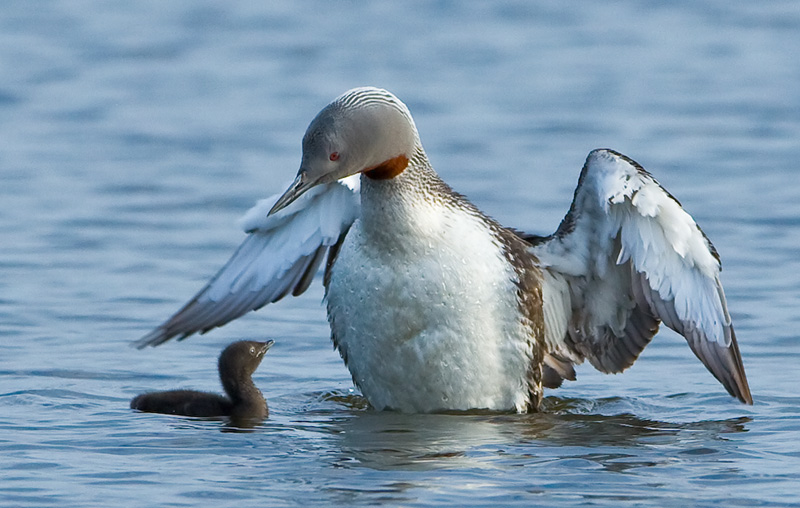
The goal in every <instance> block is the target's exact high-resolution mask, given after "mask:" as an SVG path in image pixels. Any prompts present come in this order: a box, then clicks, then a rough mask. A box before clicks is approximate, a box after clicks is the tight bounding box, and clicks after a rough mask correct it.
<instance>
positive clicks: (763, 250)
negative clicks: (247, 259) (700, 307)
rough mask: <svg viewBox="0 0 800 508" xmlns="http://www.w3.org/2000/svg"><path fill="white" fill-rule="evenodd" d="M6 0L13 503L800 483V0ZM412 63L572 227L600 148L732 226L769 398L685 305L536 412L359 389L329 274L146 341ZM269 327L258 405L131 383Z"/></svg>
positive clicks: (5, 431) (739, 491)
mask: <svg viewBox="0 0 800 508" xmlns="http://www.w3.org/2000/svg"><path fill="white" fill-rule="evenodd" d="M532 4H533V3H531V2H507V3H504V4H503V5H499V4H498V5H494V4H492V5H484V4H483V3H482V2H471V1H460V2H403V3H402V6H401V5H397V6H390V5H388V4H383V3H377V2H375V3H371V4H370V5H368V6H365V5H362V3H360V2H321V1H320V2H292V1H272V2H257V1H250V2H247V1H231V2H224V3H223V2H210V1H170V2H161V1H154V0H153V1H139V2H121V1H118V2H113V1H104V2H103V1H69V2H68V1H50V2H30V1H23V0H19V1H16V0H6V1H4V2H3V3H2V6H0V69H1V71H0V504H3V505H6V506H59V507H69V506H146V505H162V506H197V505H208V504H214V505H218V506H270V505H271V506H285V505H295V506H297V505H302V506H307V505H344V506H358V505H371V504H381V503H385V504H387V505H402V506H419V505H428V504H441V505H445V504H450V505H475V506H481V505H483V506H487V505H492V506H513V505H519V506H530V505H547V506H572V505H600V506H633V505H653V506H685V505H702V506H787V505H796V504H798V503H800V500H798V495H800V494H799V493H800V395H798V393H797V392H798V385H800V346H798V340H797V339H798V332H797V328H798V316H800V312H798V309H797V303H798V301H799V300H798V296H800V289H798V287H800V177H798V175H797V161H798V148H799V147H800V143H799V142H798V140H800V57H798V55H800V6H798V5H797V3H796V2H793V1H783V2H781V1H777V2H744V1H741V2H735V1H734V2H731V1H721V0H720V1H711V2H674V3H668V4H665V5H656V4H655V3H651V2H636V1H629V2H589V1H584V2H570V3H569V5H568V6H565V5H563V2H556V1H553V2H540V3H537V4H536V5H532ZM364 84H374V85H379V86H384V87H387V88H389V89H390V90H392V91H394V92H395V93H396V94H397V95H398V96H400V97H401V98H402V99H403V100H405V101H406V102H407V104H408V105H409V106H410V108H411V110H412V112H413V113H414V115H415V117H416V120H417V123H418V127H419V130H420V132H421V135H422V139H423V142H424V143H425V145H426V148H427V150H428V152H429V155H430V158H431V160H432V162H433V164H434V166H435V167H436V168H437V169H438V171H439V172H440V174H441V175H442V176H443V177H444V178H445V180H447V181H448V182H450V183H451V184H452V185H453V187H455V188H456V189H457V190H459V191H461V192H463V193H465V194H467V195H468V196H470V197H471V198H472V199H473V201H475V202H476V203H477V204H478V205H479V206H480V207H481V208H482V209H484V210H485V211H487V212H488V213H490V214H491V215H493V216H495V217H496V218H498V219H499V220H501V221H502V222H503V223H505V224H508V225H511V226H515V227H518V228H522V229H526V230H529V231H532V232H538V233H546V232H550V231H552V230H553V229H554V228H555V227H556V225H557V224H558V221H559V220H560V218H561V217H562V216H563V214H564V213H565V212H566V210H567V208H568V206H569V202H570V199H571V196H572V191H573V189H574V186H575V183H576V181H577V177H578V173H579V170H580V167H581V164H582V163H583V159H584V158H585V156H586V154H587V153H588V152H589V150H591V149H592V148H596V147H604V146H607V147H611V148H615V149H617V150H619V151H622V152H623V153H626V154H628V155H630V156H631V157H633V158H635V159H637V160H638V161H639V162H641V163H642V164H643V165H644V166H645V167H646V168H648V169H649V170H651V171H652V172H654V173H655V175H656V177H657V178H658V179H659V180H660V181H661V182H662V183H663V184H664V185H665V186H666V187H667V188H668V189H669V190H670V191H671V192H672V193H673V194H675V195H676V196H677V197H678V198H679V199H680V200H681V201H682V202H683V204H684V206H685V207H686V208H687V209H688V210H689V211H690V212H691V213H692V214H693V215H694V216H695V218H696V219H697V220H698V221H699V222H700V224H701V225H702V226H703V228H704V229H705V231H706V232H707V233H708V235H709V236H710V237H711V238H712V240H713V241H714V243H715V244H716V246H717V248H718V249H719V251H720V252H721V254H722V256H723V261H724V267H725V271H724V273H723V282H724V284H725V288H726V290H727V294H728V301H729V305H730V308H731V311H732V313H733V316H734V320H735V323H736V326H737V331H738V336H739V340H740V344H741V349H742V353H743V356H744V361H745V365H746V367H747V372H748V374H749V378H750V383H751V387H752V390H753V395H754V397H755V399H756V404H755V405H754V406H752V407H747V406H743V405H740V404H738V403H737V402H735V401H734V400H733V399H731V398H730V397H728V396H727V394H726V393H725V391H724V390H723V389H722V387H721V386H720V385H719V384H718V383H717V382H716V381H715V380H714V379H713V378H712V377H711V376H710V374H708V373H707V372H706V371H705V369H704V368H703V367H702V365H701V364H700V363H699V361H697V360H696V359H695V358H694V357H693V356H692V354H691V352H690V350H689V348H688V347H687V346H686V345H685V342H684V341H683V340H682V339H681V338H680V337H678V336H676V335H675V334H673V333H671V332H662V333H661V334H660V335H659V336H658V337H657V338H656V340H655V341H654V342H653V344H652V345H651V346H650V347H648V349H647V350H646V351H645V353H644V355H643V356H642V358H641V359H640V360H639V361H638V362H637V363H636V365H635V366H634V367H633V368H631V369H630V370H629V371H628V372H626V373H625V374H623V375H619V376H604V375H601V374H598V373H596V372H595V371H593V370H592V369H591V367H588V366H583V367H582V368H581V369H580V370H579V373H578V375H579V379H578V381H577V382H575V383H569V384H568V385H567V386H566V387H564V388H563V389H561V390H558V391H550V392H548V398H547V400H546V411H545V412H544V413H543V414H536V415H504V414H489V415H418V416H403V415H397V414H392V413H376V412H373V411H370V410H367V409H365V408H364V407H363V405H362V404H360V403H359V398H358V397H357V396H356V395H354V393H355V392H353V390H352V388H351V383H350V380H349V375H348V373H347V371H346V369H345V367H344V366H343V364H342V362H341V360H340V359H339V358H338V355H337V354H336V353H335V352H334V351H332V349H331V347H330V342H329V339H328V329H327V325H326V322H325V314H324V310H323V307H322V305H321V299H322V290H321V288H320V287H319V286H320V285H318V284H317V285H314V286H313V287H312V289H311V290H310V291H309V292H308V293H307V294H305V295H303V296H302V297H300V298H296V299H289V300H286V301H283V302H280V303H279V304H277V305H273V306H270V307H268V308H266V309H262V310H261V311H259V312H258V313H254V314H251V315H248V316H246V317H245V318H243V319H240V320H239V321H237V322H235V323H233V324H230V325H228V326H226V327H225V328H223V329H219V330H215V331H213V332H212V333H209V334H208V335H206V336H203V337H193V338H192V339H190V340H188V341H186V342H182V343H170V344H167V345H165V346H162V347H160V348H157V349H150V350H145V351H137V350H135V349H132V348H130V347H129V344H130V342H131V341H132V340H134V339H136V338H138V337H140V336H141V335H142V334H144V333H145V332H147V331H149V330H150V329H151V328H152V327H154V326H155V325H157V324H158V323H160V322H161V321H162V320H163V319H164V318H166V317H167V316H168V315H169V314H171V313H172V312H173V311H175V310H176V309H177V308H178V306H179V305H180V304H182V303H184V302H185V301H186V300H187V299H188V298H189V297H190V296H191V295H192V294H193V293H194V291H196V290H197V289H198V288H199V287H200V286H201V285H202V284H203V283H204V282H205V281H206V280H207V279H208V277H209V276H210V275H212V274H213V273H214V272H215V271H216V269H217V268H218V267H220V266H221V265H222V263H223V262H224V261H225V260H226V259H227V257H228V256H229V255H230V254H231V253H232V251H233V249H234V248H235V247H236V246H237V245H238V243H239V242H240V241H241V240H242V238H243V234H242V233H241V232H239V231H238V230H237V228H236V227H235V225H234V222H235V220H236V218H238V217H239V216H240V215H241V214H243V213H244V212H245V211H246V210H247V208H248V207H249V206H250V205H252V204H253V203H254V202H255V201H256V200H257V199H259V198H262V197H265V196H267V195H269V194H271V193H274V192H277V191H279V190H282V189H283V187H284V185H285V184H286V183H287V182H288V181H289V180H290V179H291V178H292V177H293V175H294V173H295V171H296V169H297V166H298V162H299V145H300V138H301V136H302V134H303V131H304V130H305V127H306V125H307V124H308V122H309V121H310V120H311V118H312V117H313V116H314V115H315V114H316V113H317V111H318V110H319V109H320V108H321V107H322V106H324V105H325V104H326V103H327V102H328V101H329V100H330V99H332V98H333V97H335V96H336V95H338V94H339V93H341V92H343V91H344V90H346V89H348V88H350V87H353V86H358V85H364ZM251 337H253V338H262V337H272V338H275V339H276V340H277V345H276V346H275V347H274V348H273V349H272V351H271V352H270V353H269V355H268V358H267V360H266V361H265V362H264V365H263V366H262V368H261V369H260V371H259V372H258V373H257V375H256V381H257V383H258V384H259V385H260V386H261V387H263V389H264V390H265V392H266V394H267V396H268V399H269V401H270V405H271V409H272V415H271V418H270V419H269V420H268V421H266V422H265V423H264V424H263V425H262V426H260V427H257V428H255V429H253V430H252V431H251V432H226V431H229V430H231V429H229V428H227V427H226V426H225V423H224V422H221V421H215V420H210V421H209V420H193V419H187V418H179V417H169V416H160V415H144V414H136V413H133V412H132V411H130V410H129V409H128V401H129V399H130V398H131V397H132V396H133V395H135V394H137V393H139V392H142V391H147V390H156V389H164V388H171V387H194V388H199V389H204V390H214V391H215V390H218V389H219V388H218V382H217V380H216V372H215V358H216V356H217V354H218V352H219V350H220V349H221V348H222V347H223V346H224V345H225V344H227V343H228V342H230V341H232V340H235V339H241V338H251Z"/></svg>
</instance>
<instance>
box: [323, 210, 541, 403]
mask: <svg viewBox="0 0 800 508" xmlns="http://www.w3.org/2000/svg"><path fill="white" fill-rule="evenodd" d="M362 200H363V201H364V204H365V210H364V214H365V218H364V219H362V220H358V221H356V223H355V224H354V225H353V227H352V229H351V230H350V232H349V234H348V236H347V238H346V240H345V243H344V245H343V246H342V249H341V251H340V253H339V256H338V258H337V261H336V263H335V265H334V267H333V270H332V272H331V279H330V283H329V286H328V317H329V321H330V324H331V329H332V331H333V336H334V338H335V340H336V341H337V346H338V348H339V350H340V352H341V353H342V356H343V357H344V358H345V360H346V362H347V366H348V368H349V369H350V372H351V374H352V376H353V379H354V381H355V382H356V384H357V385H358V386H359V387H360V388H361V390H362V392H363V394H364V395H365V396H366V397H367V399H369V401H370V403H371V404H372V405H373V406H374V407H376V408H378V409H384V408H392V409H395V410H399V411H405V412H430V411H436V410H442V409H453V410H459V409H470V408H490V409H506V410H507V409H515V410H518V411H523V410H525V409H526V408H527V399H528V388H527V381H526V376H527V373H528V370H529V366H530V361H531V360H530V358H531V346H530V345H529V333H530V331H529V330H528V329H527V328H526V327H525V326H524V325H523V324H522V319H521V317H520V311H519V304H518V302H517V287H516V285H515V284H514V279H515V273H514V270H513V267H512V266H511V265H510V263H509V262H508V261H507V260H506V258H505V257H504V255H503V250H502V248H501V246H500V245H499V243H498V241H497V240H496V239H495V237H494V236H493V235H492V234H491V233H490V231H489V229H488V226H487V225H486V223H485V222H484V221H483V220H482V219H481V218H479V217H476V216H474V215H472V214H470V213H467V212H466V211H465V210H462V209H459V208H458V207H454V206H452V205H447V204H444V203H442V202H439V201H431V200H415V201H412V202H411V203H408V202H406V203H402V204H398V203H391V202H390V203H389V204H387V201H382V202H381V206H380V207H379V208H380V210H379V209H377V208H373V209H369V208H367V207H369V200H368V199H367V200H364V199H363V195H362ZM389 201H391V200H389ZM397 205H399V206H397ZM370 212H372V213H373V214H374V215H381V216H383V217H375V216H369V217H368V216H367V215H366V214H368V213H370ZM389 218H391V220H388V219H389ZM381 219H384V220H381Z"/></svg>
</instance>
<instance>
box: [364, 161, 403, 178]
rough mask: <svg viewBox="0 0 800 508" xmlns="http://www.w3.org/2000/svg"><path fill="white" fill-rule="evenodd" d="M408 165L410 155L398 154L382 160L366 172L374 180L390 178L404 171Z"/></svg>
mask: <svg viewBox="0 0 800 508" xmlns="http://www.w3.org/2000/svg"><path fill="white" fill-rule="evenodd" d="M407 167H408V157H406V156H405V155H398V156H397V157H394V158H392V159H389V160H386V161H383V162H381V163H380V164H378V165H377V166H375V167H374V168H370V169H367V170H366V171H364V174H365V175H367V177H368V178H372V179H373V180H389V179H390V178H394V177H396V176H397V175H399V174H400V173H402V172H403V170H404V169H406V168H407Z"/></svg>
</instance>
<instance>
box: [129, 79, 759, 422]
mask: <svg viewBox="0 0 800 508" xmlns="http://www.w3.org/2000/svg"><path fill="white" fill-rule="evenodd" d="M353 175H360V181H356V180H354V178H356V177H355V176H353ZM244 227H245V230H246V231H248V232H249V233H250V236H249V237H248V239H247V240H246V241H245V242H244V244H242V246H241V247H240V249H239V250H238V251H237V252H236V254H234V256H233V257H232V258H231V260H230V261H229V262H228V264H227V265H226V266H225V267H224V268H223V269H222V270H221V271H220V273H218V274H217V276H216V277H215V278H214V279H213V280H212V281H211V282H210V283H209V284H208V285H207V286H206V287H205V288H204V289H203V290H201V291H200V293H198V295H197V296H195V298H194V299H193V300H192V301H191V302H189V304H187V305H186V306H185V307H184V308H183V309H181V310H180V311H179V312H178V313H177V314H175V315H174V316H173V317H172V318H171V319H170V320H168V321H167V322H166V323H164V324H163V325H161V326H160V327H159V328H157V329H156V330H154V331H153V332H151V333H150V334H148V335H147V336H145V337H144V338H142V339H141V340H140V341H139V345H140V347H143V346H145V345H157V344H160V343H162V342H165V341H166V340H169V339H170V338H171V337H174V336H187V335H190V334H192V333H194V332H196V331H206V330H208V329H210V328H213V327H215V326H221V325H222V324H224V323H225V322H227V321H230V320H231V319H235V318H236V317H238V316H240V315H242V314H244V313H245V312H247V311H249V310H252V309H256V308H259V307H261V306H263V305H265V304H266V303H270V302H274V301H277V300H279V299H281V298H282V297H283V296H285V295H286V294H288V293H292V294H294V295H297V294H300V293H302V292H303V291H305V289H306V288H307V287H308V284H309V283H310V282H311V280H312V278H313V275H314V273H315V271H316V268H317V267H318V266H319V264H320V263H321V262H322V260H323V257H324V254H325V253H326V252H327V253H328V262H327V267H326V273H325V277H324V283H325V287H326V296H327V307H328V320H329V322H330V325H331V333H332V339H333V341H334V344H335V345H336V347H337V348H338V350H339V351H340V353H341V355H342V357H343V359H344V361H345V363H346V365H347V367H348V368H349V369H350V372H351V374H352V376H353V380H354V382H355V383H356V385H357V386H358V387H359V388H360V389H361V390H362V392H363V394H364V395H365V396H366V397H367V399H368V400H369V401H370V403H371V405H372V406H374V407H375V408H378V409H395V410H400V411H405V412H431V411H439V410H466V409H476V408H480V409H492V410H516V411H526V410H535V409H537V408H538V406H539V403H540V401H541V398H542V390H543V387H557V386H558V385H560V384H561V382H562V380H563V379H574V370H573V368H572V365H573V364H574V363H580V362H582V361H583V360H585V359H586V360H589V361H590V362H591V363H592V365H594V366H595V367H596V368H598V369H599V370H601V371H604V372H620V371H622V370H624V369H625V368H627V367H628V366H630V365H631V364H632V363H633V361H634V360H635V359H636V358H637V357H638V355H639V353H640V352H641V350H642V349H643V348H644V347H645V346H646V345H647V344H648V343H649V341H650V340H651V338H652V337H653V335H654V334H655V333H656V331H657V329H658V326H659V323H660V322H662V321H663V322H664V323H665V324H667V326H669V327H670V328H673V329H675V330H676V331H678V332H679V333H681V334H683V335H684V336H685V337H686V339H687V341H688V342H689V345H690V347H691V348H692V350H693V351H694V352H695V354H696V355H697V356H698V357H699V358H700V360H701V361H702V362H703V363H704V364H705V365H706V367H707V368H708V369H709V370H710V371H711V372H712V374H713V375H714V376H715V377H716V378H717V379H718V380H720V382H722V384H723V385H724V386H725V388H726V389H727V390H728V391H729V392H730V393H731V395H733V396H735V397H737V398H739V399H740V400H741V401H742V402H746V403H752V398H751V396H750V392H749V387H748V385H747V380H746V376H745V373H744V367H743V365H742V361H741V356H740V354H739V350H738V346H737V344H736V338H735V335H734V333H733V328H732V325H731V319H730V315H729V313H728V310H727V305H726V302H725V298H724V292H723V291H722V286H721V284H720V282H719V277H718V275H719V270H720V265H719V258H718V255H717V253H716V251H715V250H714V248H713V246H712V245H711V243H710V241H708V239H707V238H706V237H705V235H704V234H703V233H702V231H701V230H700V229H699V227H698V226H697V225H696V224H695V222H694V220H693V219H692V218H691V216H689V214H687V213H686V212H685V211H684V210H683V209H682V208H681V206H680V204H678V202H677V201H676V200H674V199H673V198H672V197H671V196H670V195H669V194H668V193H667V192H666V191H664V189H663V188H661V186H660V185H659V184H658V183H657V182H656V181H655V180H654V179H653V178H652V176H651V175H650V174H649V173H647V172H646V171H645V170H644V169H643V168H642V167H641V166H639V165H638V164H637V163H636V162H634V161H632V160H631V159H628V158H627V157H625V156H623V155H621V154H619V153H617V152H614V151H612V150H595V151H593V152H592V153H590V154H589V157H588V158H587V161H586V165H585V166H584V168H583V171H582V172H581V177H580V180H579V182H578V188H577V190H576V192H575V199H574V200H573V204H572V206H571V207H570V210H569V213H568V214H567V216H566V217H565V219H564V221H563V222H562V224H561V225H560V227H559V229H558V231H556V233H554V234H553V235H551V236H548V237H539V236H534V235H525V234H521V233H518V232H516V231H514V230H511V229H508V228H505V227H503V226H501V225H500V224H498V223H497V222H496V221H494V220H493V219H491V218H489V217H488V216H486V215H484V214H483V213H481V212H480V211H479V210H478V209H477V208H476V207H475V206H474V205H472V204H471V203H470V202H469V201H468V200H467V199H466V198H464V197H463V196H461V195H459V194H457V193H455V192H454V191H453V190H452V189H450V187H449V186H447V185H446V184H445V183H444V182H443V181H442V180H441V179H440V178H439V177H438V175H437V174H436V173H435V171H434V170H433V169H432V167H431V166H430V164H429V162H428V159H427V156H426V154H425V151H424V149H423V148H422V144H421V142H420V139H419V135H418V133H417V129H416V126H415V124H414V121H413V119H412V118H411V114H410V112H409V111H408V109H407V108H406V106H405V105H404V104H403V103H402V102H400V101H399V99H397V98H396V97H395V96H394V95H392V94H390V93H389V92H386V91H385V90H380V89H376V88H369V87H367V88H358V89H354V90H351V91H349V92H347V93H345V94H344V95H342V96H341V97H339V98H337V99H336V100H335V101H333V102H332V103H331V104H329V105H328V106H327V107H326V108H324V109H323V110H322V111H321V112H320V113H319V115H317V117H316V118H315V119H314V121H312V123H311V125H310V126H309V128H308V130H307V132H306V135H305V137H304V139H303V160H302V162H301V167H300V171H299V172H298V175H297V178H296V179H295V181H294V182H293V183H292V185H291V186H290V188H289V189H288V190H287V191H286V192H285V193H284V194H283V195H282V196H280V198H278V199H277V201H276V200H275V199H270V200H266V201H265V202H263V203H260V204H259V205H257V206H256V207H255V208H254V209H253V210H251V211H250V212H249V213H248V215H247V216H246V217H245V218H244Z"/></svg>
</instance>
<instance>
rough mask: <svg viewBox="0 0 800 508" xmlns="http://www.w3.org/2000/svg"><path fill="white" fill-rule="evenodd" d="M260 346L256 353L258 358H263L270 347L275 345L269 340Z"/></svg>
mask: <svg viewBox="0 0 800 508" xmlns="http://www.w3.org/2000/svg"><path fill="white" fill-rule="evenodd" d="M262 344H263V345H262V346H261V350H259V352H258V356H264V355H265V354H266V353H267V351H269V348H271V347H272V345H273V344H275V341H274V340H271V339H270V340H268V341H266V342H262Z"/></svg>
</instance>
